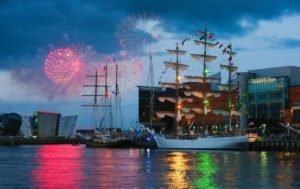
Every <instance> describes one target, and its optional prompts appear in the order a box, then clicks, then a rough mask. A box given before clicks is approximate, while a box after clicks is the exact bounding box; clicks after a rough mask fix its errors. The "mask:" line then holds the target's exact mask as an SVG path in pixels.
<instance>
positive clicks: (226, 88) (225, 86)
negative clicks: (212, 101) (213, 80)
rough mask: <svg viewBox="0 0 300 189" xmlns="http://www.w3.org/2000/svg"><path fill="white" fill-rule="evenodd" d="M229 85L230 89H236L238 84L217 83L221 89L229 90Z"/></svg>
mask: <svg viewBox="0 0 300 189" xmlns="http://www.w3.org/2000/svg"><path fill="white" fill-rule="evenodd" d="M229 86H231V90H236V89H237V88H238V85H228V84H219V85H218V88H219V89H220V90H221V91H229Z"/></svg>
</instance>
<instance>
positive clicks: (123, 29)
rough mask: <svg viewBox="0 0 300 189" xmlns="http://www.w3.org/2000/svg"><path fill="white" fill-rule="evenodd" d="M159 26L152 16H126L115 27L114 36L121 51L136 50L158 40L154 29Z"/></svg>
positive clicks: (155, 17)
mask: <svg viewBox="0 0 300 189" xmlns="http://www.w3.org/2000/svg"><path fill="white" fill-rule="evenodd" d="M160 24H161V22H160V20H159V19H158V17H157V16H154V15H149V14H139V15H132V16H128V17H126V18H124V19H123V20H122V21H121V23H120V24H119V25H118V26H117V28H116V32H115V36H116V38H117V40H118V41H119V43H120V45H121V47H122V48H123V49H126V50H136V49H138V48H140V47H143V46H145V45H147V44H150V43H153V42H155V41H157V40H158V38H159V35H158V34H157V32H156V29H157V28H158V27H159V26H160Z"/></svg>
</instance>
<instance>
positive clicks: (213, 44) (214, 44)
mask: <svg viewBox="0 0 300 189" xmlns="http://www.w3.org/2000/svg"><path fill="white" fill-rule="evenodd" d="M194 42H195V43H196V44H197V45H200V44H204V45H205V44H206V46H207V47H215V46H216V45H217V44H218V43H210V42H205V41H201V40H197V39H196V40H194Z"/></svg>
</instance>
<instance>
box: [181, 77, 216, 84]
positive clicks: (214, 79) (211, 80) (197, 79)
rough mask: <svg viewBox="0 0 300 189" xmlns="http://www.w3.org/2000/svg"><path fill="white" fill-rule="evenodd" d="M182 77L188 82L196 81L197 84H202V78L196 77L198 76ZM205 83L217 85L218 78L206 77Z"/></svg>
mask: <svg viewBox="0 0 300 189" xmlns="http://www.w3.org/2000/svg"><path fill="white" fill-rule="evenodd" d="M184 77H185V78H186V79H188V80H190V81H197V82H199V83H204V77H198V76H184ZM206 82H207V83H217V82H220V78H213V77H206Z"/></svg>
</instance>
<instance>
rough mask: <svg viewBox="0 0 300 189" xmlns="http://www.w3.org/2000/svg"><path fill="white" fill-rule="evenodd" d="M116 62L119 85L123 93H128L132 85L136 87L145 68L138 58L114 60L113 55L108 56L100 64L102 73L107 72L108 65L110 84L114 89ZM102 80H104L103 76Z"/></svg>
mask: <svg viewBox="0 0 300 189" xmlns="http://www.w3.org/2000/svg"><path fill="white" fill-rule="evenodd" d="M116 64H117V65H118V85H119V90H120V92H121V93H123V94H124V93H126V92H128V91H129V90H130V89H132V87H135V86H136V85H137V84H138V82H139V80H140V78H141V71H142V68H143V65H142V63H141V62H140V60H139V59H137V58H123V59H121V60H120V61H116V62H114V58H113V57H112V56H107V57H106V58H105V61H104V62H102V63H101V65H100V66H99V69H98V70H99V71H100V74H101V75H104V74H105V70H104V67H105V65H107V72H108V78H107V79H108V85H110V86H112V89H113V91H114V90H115V89H114V86H115V82H116V75H115V74H116ZM100 82H102V83H103V82H104V80H103V78H102V80H101V81H100Z"/></svg>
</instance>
